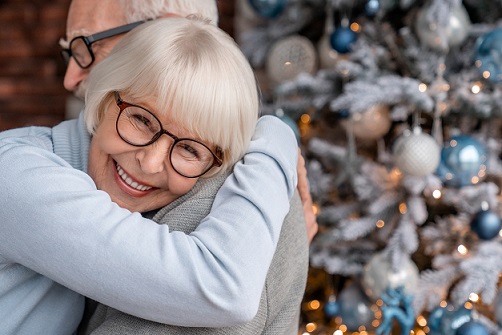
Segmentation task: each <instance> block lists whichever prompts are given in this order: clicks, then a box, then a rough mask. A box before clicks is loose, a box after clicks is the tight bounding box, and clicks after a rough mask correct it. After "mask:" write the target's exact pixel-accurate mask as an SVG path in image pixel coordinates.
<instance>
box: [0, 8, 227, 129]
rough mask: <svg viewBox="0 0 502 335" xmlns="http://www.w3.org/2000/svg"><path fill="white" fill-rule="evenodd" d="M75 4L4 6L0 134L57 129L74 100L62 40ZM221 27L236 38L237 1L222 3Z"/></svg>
mask: <svg viewBox="0 0 502 335" xmlns="http://www.w3.org/2000/svg"><path fill="white" fill-rule="evenodd" d="M69 3H70V0H0V130H5V129H9V128H15V127H21V126H26V125H40V126H52V125H55V124H57V123H59V122H61V121H62V120H64V118H65V110H66V104H67V101H68V97H69V96H70V94H69V93H68V92H66V91H65V89H64V88H63V76H64V71H65V65H64V62H63V61H62V59H61V57H60V55H59V50H60V49H59V46H58V41H59V38H60V37H62V36H64V35H65V30H66V14H67V11H68V6H69ZM218 5H219V10H220V27H221V28H222V29H224V30H225V31H227V32H228V33H229V34H231V35H233V14H234V7H235V6H234V0H218Z"/></svg>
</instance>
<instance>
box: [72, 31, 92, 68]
mask: <svg viewBox="0 0 502 335" xmlns="http://www.w3.org/2000/svg"><path fill="white" fill-rule="evenodd" d="M70 51H71V55H72V56H73V57H74V58H75V60H76V62H77V64H78V65H79V66H80V67H82V68H86V67H88V66H89V65H91V64H92V62H93V61H94V57H93V55H92V54H91V50H89V47H88V46H87V44H86V43H85V40H84V37H83V36H80V37H76V38H74V39H73V40H72V41H71V43H70Z"/></svg>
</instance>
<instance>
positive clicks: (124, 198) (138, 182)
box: [89, 95, 198, 212]
mask: <svg viewBox="0 0 502 335" xmlns="http://www.w3.org/2000/svg"><path fill="white" fill-rule="evenodd" d="M121 98H122V99H123V100H124V101H127V102H130V103H134V104H137V105H140V106H142V107H144V108H146V109H148V110H149V111H150V112H152V113H153V114H155V116H156V117H157V118H158V119H159V120H160V121H161V123H162V125H163V127H164V129H166V130H167V131H169V132H171V133H172V134H174V135H176V136H178V137H192V136H191V134H188V133H187V132H186V131H183V129H181V128H180V127H178V126H177V125H176V124H173V122H169V120H168V118H167V116H166V115H165V114H166V113H164V115H163V114H160V113H157V112H156V111H155V110H154V109H153V108H152V106H154V104H153V102H154V101H155V100H154V99H151V98H145V99H141V101H139V100H136V101H134V100H132V99H130V98H129V97H128V96H127V95H124V96H122V97H121ZM118 114H119V108H118V106H117V105H116V104H115V103H113V102H112V103H110V104H109V106H108V107H107V108H106V109H105V112H104V116H103V119H102V121H101V123H100V125H99V126H98V128H97V129H96V132H95V134H94V136H93V137H92V140H91V147H90V152H89V175H90V176H91V177H92V179H93V180H94V182H95V183H96V186H97V188H98V189H100V190H103V191H105V192H107V193H108V194H109V195H110V197H111V199H112V200H113V201H114V202H116V203H117V204H118V205H120V206H121V207H124V208H127V209H129V210H130V211H133V212H134V211H135V212H145V211H149V210H154V209H158V208H161V207H163V206H165V205H166V204H168V203H170V202H172V201H173V200H175V199H177V198H178V197H180V196H181V195H183V194H185V193H187V192H188V191H189V190H190V189H191V188H192V187H193V186H194V185H195V183H196V182H197V180H198V178H186V177H184V176H181V175H180V174H178V173H177V172H176V171H174V170H173V168H172V166H171V164H170V162H169V156H168V155H169V150H170V147H171V145H172V144H173V139H172V138H170V137H169V136H167V135H166V136H164V135H162V136H161V137H160V138H159V139H158V140H157V141H156V142H154V143H152V144H150V145H148V146H145V147H135V146H132V145H130V144H128V143H126V142H124V140H122V139H121V138H120V137H119V135H118V134H117V131H116V128H115V123H116V121H117V116H118Z"/></svg>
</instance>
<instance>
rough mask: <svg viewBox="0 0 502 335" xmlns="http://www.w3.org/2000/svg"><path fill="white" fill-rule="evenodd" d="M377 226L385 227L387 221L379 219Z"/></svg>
mask: <svg viewBox="0 0 502 335" xmlns="http://www.w3.org/2000/svg"><path fill="white" fill-rule="evenodd" d="M376 226H377V228H383V226H385V222H383V220H378V221H377V222H376Z"/></svg>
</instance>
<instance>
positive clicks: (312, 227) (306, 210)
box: [297, 148, 319, 243]
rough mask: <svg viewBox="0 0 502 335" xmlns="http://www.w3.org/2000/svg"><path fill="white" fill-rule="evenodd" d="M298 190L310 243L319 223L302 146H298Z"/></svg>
mask: <svg viewBox="0 0 502 335" xmlns="http://www.w3.org/2000/svg"><path fill="white" fill-rule="evenodd" d="M297 171H298V192H299V193H300V198H301V199H302V204H303V214H304V216H305V222H306V224H307V236H308V239H309V243H310V242H312V239H313V238H314V236H315V234H317V230H318V229H319V227H318V225H317V220H316V216H315V214H314V209H313V207H312V206H313V203H312V196H311V195H310V190H309V183H308V180H307V169H306V168H305V159H304V158H303V156H302V152H301V150H300V148H298V165H297Z"/></svg>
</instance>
